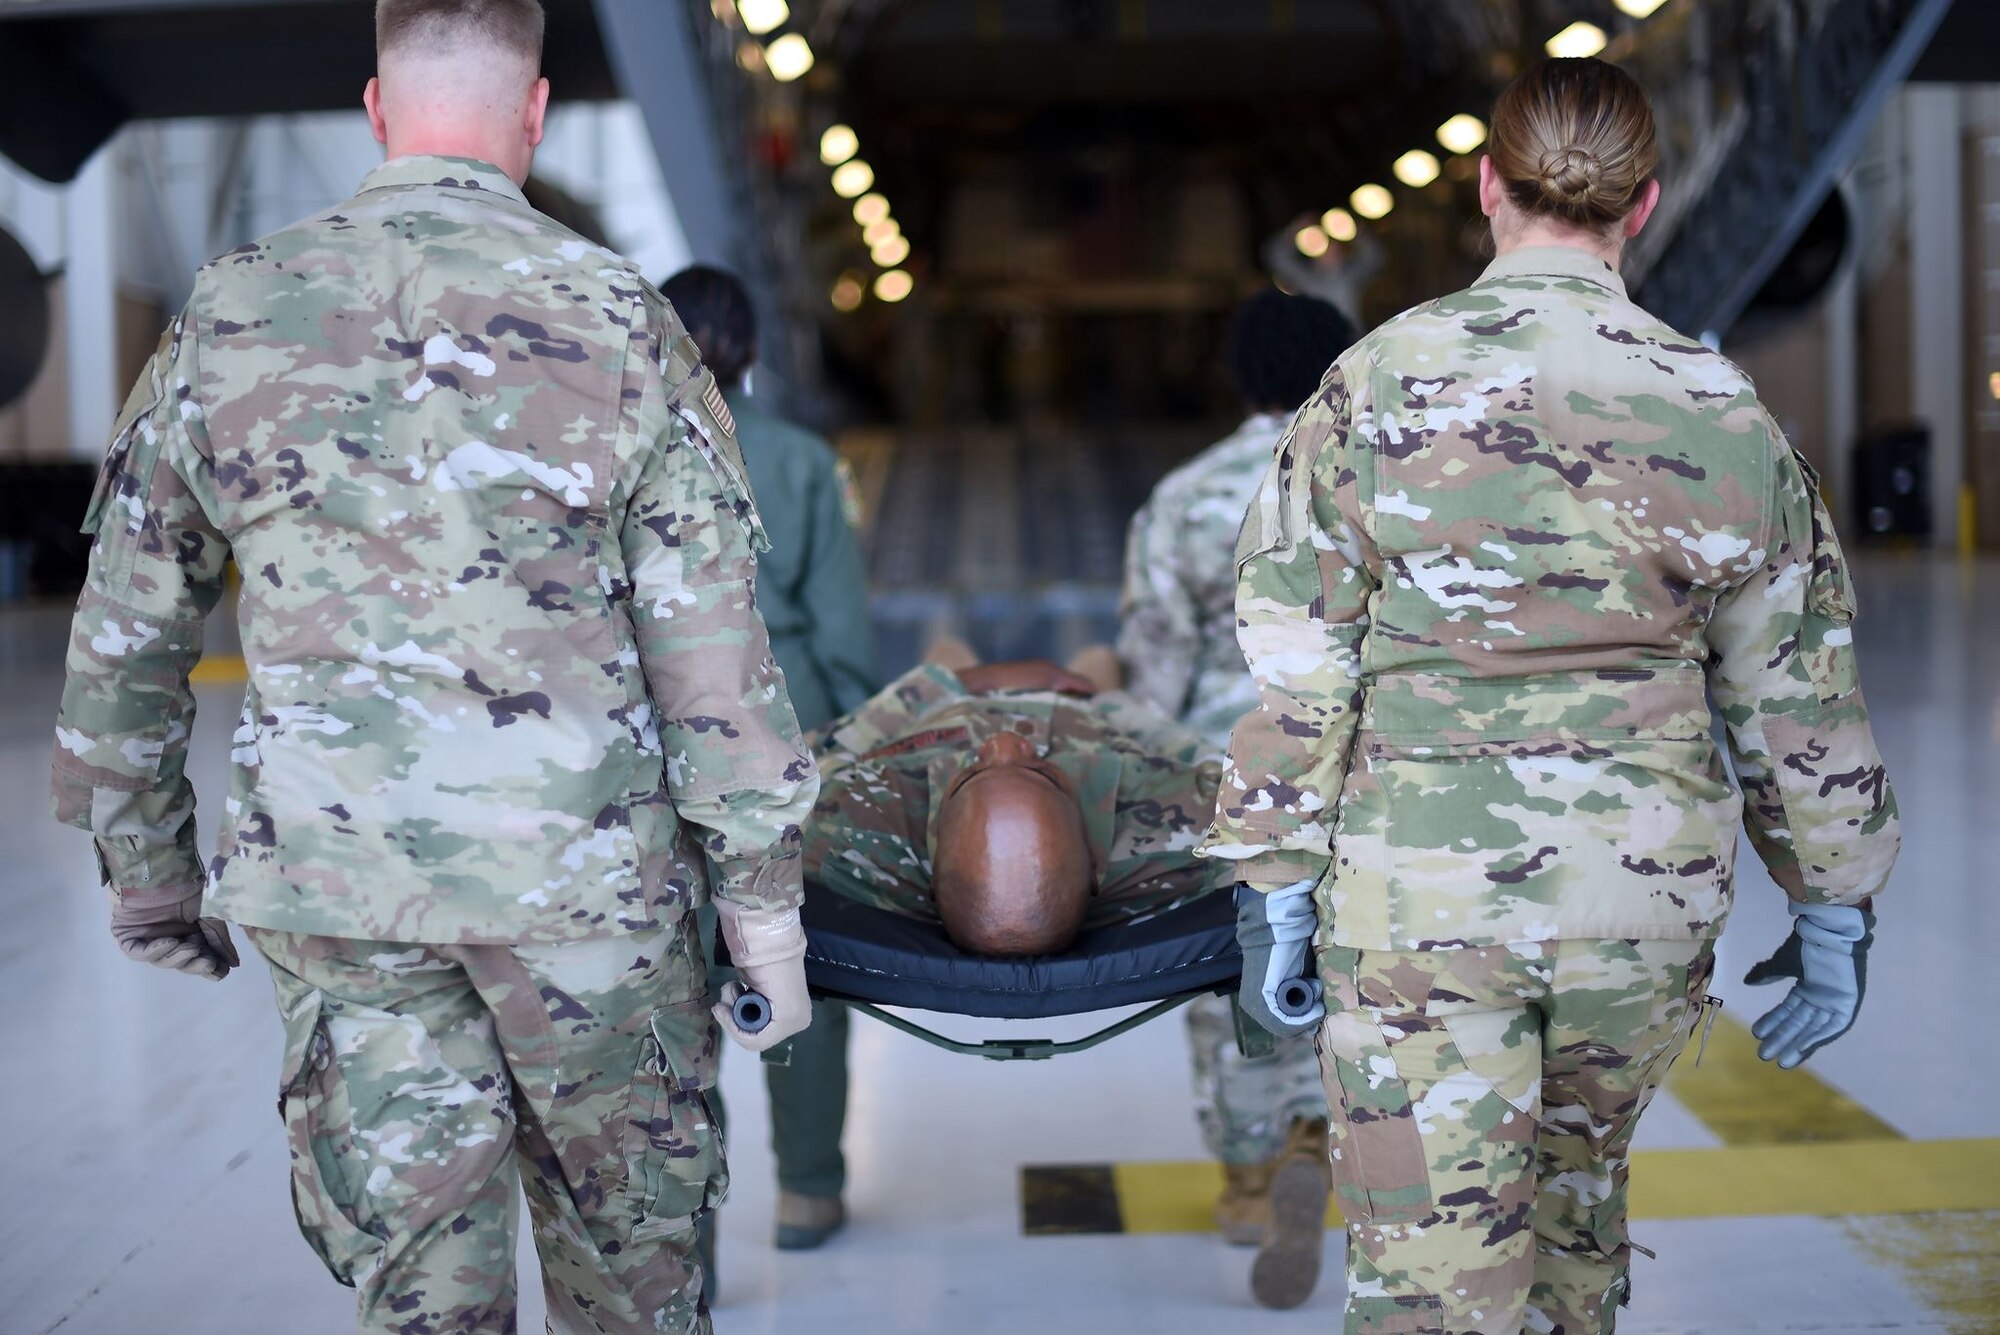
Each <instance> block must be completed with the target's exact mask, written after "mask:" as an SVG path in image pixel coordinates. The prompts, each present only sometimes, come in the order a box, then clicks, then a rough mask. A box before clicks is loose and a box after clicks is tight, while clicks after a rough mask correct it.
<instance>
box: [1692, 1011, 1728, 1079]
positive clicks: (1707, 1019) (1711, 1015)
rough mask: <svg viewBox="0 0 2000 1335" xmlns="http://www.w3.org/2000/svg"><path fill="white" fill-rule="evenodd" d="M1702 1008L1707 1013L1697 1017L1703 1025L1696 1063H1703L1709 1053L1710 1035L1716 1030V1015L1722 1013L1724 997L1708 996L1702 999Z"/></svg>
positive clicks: (1695, 1056) (1695, 1057) (1695, 1058)
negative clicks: (1702, 1060)
mask: <svg viewBox="0 0 2000 1335" xmlns="http://www.w3.org/2000/svg"><path fill="white" fill-rule="evenodd" d="M1701 1008H1702V1010H1703V1011H1705V1012H1707V1013H1706V1015H1704V1016H1701V1017H1699V1018H1697V1019H1696V1021H1695V1023H1697V1024H1699V1025H1700V1026H1701V1046H1700V1047H1699V1048H1697V1049H1696V1050H1695V1054H1694V1064H1695V1065H1696V1066H1700V1065H1701V1059H1702V1058H1703V1057H1705V1056H1707V1055H1708V1036H1709V1035H1710V1034H1712V1033H1714V1032H1715V1017H1716V1016H1718V1015H1720V1014H1721V1013H1722V998H1721V997H1717V996H1706V997H1703V998H1702V999H1701Z"/></svg>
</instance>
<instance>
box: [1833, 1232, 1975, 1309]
mask: <svg viewBox="0 0 2000 1335" xmlns="http://www.w3.org/2000/svg"><path fill="white" fill-rule="evenodd" d="M1841 1231H1842V1232H1844V1233H1846V1234H1847V1236H1848V1239H1849V1240H1850V1241H1852V1242H1853V1243H1854V1246H1855V1250H1857V1251H1859V1252H1861V1253H1863V1254H1873V1255H1874V1256H1875V1258H1876V1259H1877V1260H1879V1261H1882V1262H1884V1263H1885V1264H1887V1265H1888V1266H1890V1267H1891V1268H1893V1269H1894V1270H1896V1271H1897V1272H1898V1273H1899V1274H1901V1275H1902V1277H1903V1282H1904V1283H1905V1284H1907V1285H1908V1286H1909V1288H1910V1290H1911V1291H1912V1292H1914V1293H1917V1294H1920V1295H1922V1297H1923V1299H1924V1301H1925V1302H1926V1303H1928V1304H1930V1306H1931V1307H1933V1308H1935V1309H1936V1310H1937V1312H1938V1314H1939V1315H1940V1316H1942V1317H1943V1318H1944V1328H1945V1329H1946V1330H1948V1331H1950V1332H1951V1335H1993V1333H1994V1332H1995V1331H2000V1211H1988V1212H1987V1213H1985V1214H1916V1215H1903V1216H1900V1217H1897V1218H1890V1219H1846V1220H1842V1221H1841Z"/></svg>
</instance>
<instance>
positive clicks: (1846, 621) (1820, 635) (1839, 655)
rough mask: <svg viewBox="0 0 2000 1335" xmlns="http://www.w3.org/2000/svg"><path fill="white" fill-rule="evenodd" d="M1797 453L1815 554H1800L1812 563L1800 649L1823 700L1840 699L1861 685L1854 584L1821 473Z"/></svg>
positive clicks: (1815, 687)
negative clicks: (1856, 657)
mask: <svg viewBox="0 0 2000 1335" xmlns="http://www.w3.org/2000/svg"><path fill="white" fill-rule="evenodd" d="M1792 457H1793V459H1794V460H1795V461H1796V462H1797V464H1798V468H1799V474H1800V477H1801V479H1802V480H1803V482H1804V484H1805V492H1806V495H1805V502H1806V506H1805V508H1806V511H1807V513H1808V514H1809V516H1810V539H1811V542H1812V550H1811V552H1810V553H1801V556H1802V558H1804V559H1805V560H1806V561H1807V562H1808V567H1807V574H1806V597H1805V616H1804V618H1803V619H1802V622H1801V624H1800V629H1799V653H1800V655H1801V656H1802V657H1803V658H1804V660H1805V665H1806V671H1807V672H1808V673H1809V674H1810V675H1811V677H1812V681H1813V688H1814V690H1815V691H1816V692H1817V693H1818V695H1819V697H1820V699H1821V700H1825V701H1832V700H1838V699H1840V698H1841V697H1843V696H1845V695H1848V694H1850V693H1852V692H1853V691H1854V689H1855V688H1856V687H1857V686H1858V685H1859V684H1860V681H1859V675H1858V673H1857V671H1856V668H1855V662H1854V630H1853V626H1854V614H1855V599H1854V586H1853V583H1852V581H1851V580H1850V579H1849V577H1848V572H1847V557H1846V555H1845V554H1844V553H1843V552H1842V551H1841V550H1840V538H1839V536H1838V535H1837V534H1836V533H1835V532H1834V528H1833V516H1832V514H1830V513H1829V512H1828V510H1827V508H1826V501H1825V499H1824V498H1823V497H1822V496H1821V495H1820V480H1819V474H1818V473H1817V472H1816V471H1815V470H1814V469H1813V466H1812V465H1811V464H1809V463H1807V462H1806V460H1805V457H1804V456H1803V455H1801V454H1799V453H1798V452H1797V451H1796V450H1794V451H1793V452H1792Z"/></svg>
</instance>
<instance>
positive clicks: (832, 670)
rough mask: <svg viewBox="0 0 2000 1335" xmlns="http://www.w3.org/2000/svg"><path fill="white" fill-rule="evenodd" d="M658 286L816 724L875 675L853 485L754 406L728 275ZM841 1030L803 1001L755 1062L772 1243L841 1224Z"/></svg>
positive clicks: (807, 719) (749, 343) (747, 332)
mask: <svg viewBox="0 0 2000 1335" xmlns="http://www.w3.org/2000/svg"><path fill="white" fill-rule="evenodd" d="M660 290H661V292H662V293H663V294H664V295H665V296H666V298H667V300H668V302H669V303H671V304H672V306H673V308H674V310H675V311H676V312H677V313H678V314H679V315H680V318H681V321H682V323H684V324H685V325H686V326H687V328H688V332H689V333H690V334H691V335H692V336H693V337H694V341H695V345H696V346H697V347H699V348H700V349H701V351H702V357H703V359H704V361H705V362H706V364H707V365H708V366H709V368H710V369H711V370H713V371H714V373H715V381H716V384H718V385H719V386H721V388H722V398H723V401H724V404H725V406H726V407H727V409H728V412H729V415H731V416H733V417H734V418H735V425H736V432H737V439H738V440H739V441H740V443H741V445H742V449H743V458H744V462H745V464H746V466H747V468H748V470H749V475H750V478H749V480H750V490H751V494H752V495H754V496H755V497H756V498H757V509H758V513H759V514H760V515H762V516H763V520H764V527H765V531H766V532H768V533H769V534H770V537H771V550H769V551H768V552H765V553H763V554H762V555H761V556H759V557H758V560H757V606H758V608H759V610H760V611H762V612H763V614H764V623H765V625H767V626H768V627H769V628H770V634H771V653H772V656H773V657H775V658H776V659H777V660H778V666H779V668H780V669H782V670H783V672H784V674H785V684H786V688H787V689H788V690H789V691H790V692H791V697H792V706H793V708H794V709H795V710H796V711H797V712H798V716H799V720H800V726H801V727H803V728H815V727H818V726H819V725H820V724H822V723H825V722H826V721H827V720H828V719H831V718H835V717H838V716H839V715H842V714H845V713H847V712H848V711H849V710H851V709H854V708H856V707H857V706H859V705H860V704H861V703H862V702H863V701H865V700H867V699H868V698H869V697H870V696H872V695H873V694H874V693H875V690H876V688H877V686H878V685H879V684H880V683H879V681H878V680H877V677H876V673H875V653H874V645H873V637H872V635H871V632H870V628H869V622H868V589H867V584H866V574H865V572H864V570H863V568H862V564H861V548H860V544H859V543H858V542H857V540H856V537H855V523H856V521H857V519H858V518H859V516H858V515H857V514H856V513H855V511H856V510H857V508H858V507H857V506H856V505H855V503H854V500H853V497H854V488H853V484H852V481H851V479H850V478H849V476H848V474H847V471H846V467H845V465H843V464H842V463H841V462H840V460H839V458H838V456H836V455H835V454H834V452H833V450H832V449H831V448H830V447H829V446H828V445H827V443H826V442H825V441H823V440H821V439H820V438H819V437H817V436H815V435H813V434H811V433H810V432H807V431H803V430H801V429H800V428H798V427H796V426H793V425H792V424H791V423H789V422H786V421H784V420H782V419H780V418H778V417H775V416H773V415H771V414H770V413H767V412H765V411H764V410H763V409H762V408H761V407H759V406H758V405H757V403H756V401H755V399H754V398H753V397H752V395H751V393H750V367H751V365H752V364H753V363H754V362H755V361H756V360H757V317H756V312H755V310H754V309H753V308H752V306H751V303H750V294H749V293H748V291H746V290H745V288H744V286H743V284H742V282H741V281H740V280H738V279H737V278H736V277H735V276H734V275H732V274H728V273H724V272H723V271H721V270H719V269H713V268H709V267H706V266H703V265H696V266H693V267H691V268H687V269H683V270H681V271H680V272H679V273H677V274H675V275H674V276H673V277H671V278H669V279H668V280H667V281H666V282H664V283H662V284H661V285H660ZM710 939H711V940H712V939H713V937H712V935H711V937H710ZM847 1028H848V1021H847V1009H846V1008H845V1007H844V1006H841V1005H839V1004H837V1003H834V1002H824V1001H822V1002H815V1003H814V1004H813V1020H812V1027H811V1029H810V1030H809V1031H808V1032H807V1033H805V1034H802V1035H800V1038H799V1041H796V1042H794V1043H793V1044H792V1046H791V1060H790V1062H789V1064H787V1065H770V1064H767V1065H766V1066H765V1068H764V1075H765V1083H766V1086H767V1087H768V1088H769V1090H770V1095H771V1149H772V1152H773V1154H774V1155H775V1156H776V1158H777V1161H778V1222H777V1234H776V1238H775V1242H776V1245H777V1246H778V1247H779V1248H780V1249H781V1250H787V1251H792V1250H805V1249H809V1248H813V1247H817V1246H819V1245H820V1244H822V1243H824V1242H825V1241H826V1240H827V1239H828V1238H830V1237H832V1236H833V1234H835V1233H836V1232H838V1231H839V1230H840V1228H841V1226H842V1225H843V1224H845V1223H846V1222H847V1212H846V1207H845V1206H844V1205H843V1204H842V1202H841V1192H842V1190H843V1189H844V1187H845V1186H846V1178H847V1164H846V1161H845V1160H844V1159H843V1158H842V1156H841V1151H840V1135H841V1130H842V1128H843V1126H844V1124H845V1122H846V1118H847ZM717 1102H718V1109H717V1111H718V1115H720V1107H719V1100H718V1101H717Z"/></svg>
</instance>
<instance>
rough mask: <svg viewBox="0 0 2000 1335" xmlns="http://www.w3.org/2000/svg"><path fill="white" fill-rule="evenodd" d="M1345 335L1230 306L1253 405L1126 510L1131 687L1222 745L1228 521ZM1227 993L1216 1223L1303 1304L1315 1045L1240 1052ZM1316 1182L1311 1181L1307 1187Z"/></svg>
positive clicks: (1199, 1091)
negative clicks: (1290, 1220) (1134, 509)
mask: <svg viewBox="0 0 2000 1335" xmlns="http://www.w3.org/2000/svg"><path fill="white" fill-rule="evenodd" d="M1353 341H1354V330H1353V327H1352V326H1350V325H1349V324H1348V322H1347V320H1346V318H1345V317H1344V316H1342V315H1341V314H1340V312H1339V311H1337V310H1335V309H1334V308H1333V307H1332V306H1329V305H1327V304H1326V303H1324V302H1320V301H1314V300H1311V299H1310V298H1306V297H1292V296H1286V295H1285V294H1284V293H1281V292H1278V291H1276V290H1268V291H1265V292H1263V293H1260V294H1259V295H1257V296H1255V297H1253V298H1251V299H1250V300H1249V301H1247V302H1245V303H1244V304H1243V305H1242V306H1241V307H1240V308H1238V310H1237V311H1236V312H1235V314H1234V315H1232V316H1231V317H1230V322H1229V327H1228V329H1227V330H1226V331H1225V336H1224V347H1223V356H1224V359H1225V360H1226V361H1227V362H1228V364H1229V370H1230V374H1231V376H1232V377H1233V378H1234V380H1235V382H1236V387H1237V392H1238V393H1239V395H1240V396H1241V398H1242V401H1243V403H1244V406H1245V407H1247V408H1249V409H1250V416H1249V417H1248V418H1246V419H1245V420H1244V422H1243V424H1242V425H1241V426H1239V427H1238V428H1237V429H1236V431H1235V432H1234V433H1233V434H1231V435H1230V436H1228V437H1227V438H1226V439H1224V440H1221V441H1219V442H1217V443H1216V444H1214V445H1211V446H1210V447H1209V448H1208V449H1206V450H1204V451H1202V452H1201V453H1200V454H1199V455H1197V456H1196V457H1195V458H1194V459H1192V460H1190V461H1189V462H1187V463H1186V464H1183V465H1182V466H1181V467H1179V468H1177V469H1175V470H1174V471H1173V472H1172V473H1169V474H1168V475H1167V476H1166V477H1165V478H1164V479H1162V481H1161V482H1160V484H1159V486H1158V487H1157V488H1155V489H1154V491H1153V494H1152V496H1151V497H1149V498H1148V499H1147V501H1146V504H1145V505H1144V506H1142V507H1140V510H1139V513H1138V514H1137V515H1135V516H1134V517H1133V520H1132V527H1131V530H1130V532H1129V535H1128V537H1127V542H1126V554H1125V587H1124V596H1123V598H1122V599H1121V604H1120V608H1119V633H1118V658H1119V662H1120V663H1121V665H1122V666H1123V668H1124V675H1125V689H1127V690H1128V691H1130V692H1131V693H1132V694H1133V695H1135V696H1137V697H1139V698H1140V699H1142V700H1145V701H1147V702H1148V703H1150V704H1152V705H1153V706H1154V707H1155V708H1157V709H1160V710H1162V711H1164V712H1166V713H1168V714H1172V715H1174V716H1175V717H1177V718H1179V719H1180V721H1181V722H1182V723H1184V724H1186V725H1187V726H1188V727H1190V728H1193V729H1195V730H1196V731H1197V732H1199V733H1201V734H1202V736H1203V737H1205V738H1207V739H1208V741H1209V742H1210V743H1211V744H1212V745H1213V746H1214V747H1215V748H1216V749H1217V751H1220V750H1221V749H1222V748H1223V747H1225V746H1227V745H1228V742H1229V730H1230V729H1231V728H1232V727H1233V726H1235V723H1236V720H1237V719H1238V718H1240V717H1242V716H1243V715H1244V714H1245V713H1247V712H1249V711H1250V710H1252V709H1254V708H1256V706H1257V684H1256V683H1255V682H1254V681H1252V680H1251V677H1250V671H1249V669H1248V668H1247V667H1245V666H1244V662H1243V651H1242V650H1241V649H1240V648H1238V647H1237V644H1236V560H1235V553H1236V535H1237V534H1238V533H1239V532H1241V531H1242V528H1243V516H1244V514H1245V513H1246V512H1247V511H1248V510H1249V508H1250V501H1251V499H1252V498H1253V497H1254V496H1255V495H1256V492H1257V484H1258V483H1259V482H1260V481H1261V480H1262V479H1263V476H1264V473H1265V470H1267V469H1268V468H1269V467H1270V465H1271V459H1272V457H1273V454H1274V453H1275V449H1276V446H1277V443H1278V437H1279V435H1280V434H1281V433H1282V432H1283V430H1284V426H1285V419H1286V416H1287V415H1288V414H1289V413H1290V412H1291V410H1292V409H1293V408H1294V407H1296V406H1297V405H1298V404H1300V403H1302V402H1303V401H1304V400H1305V399H1306V397H1307V396H1308V395H1310V394H1311V393H1312V392H1313V390H1314V388H1316V387H1317V386H1318V384H1319V380H1320V377H1321V375H1322V374H1323V373H1324V372H1325V370H1326V368H1327V367H1328V366H1330V365H1331V364H1332V363H1333V360H1334V358H1336V357H1338V356H1339V355H1340V354H1341V353H1343V352H1345V351H1346V350H1347V347H1348V345H1349V344H1350V343H1352V342H1353ZM1231 1010H1232V1007H1231V1005H1230V1003H1229V1001H1228V999H1227V998H1224V997H1215V996H1205V997H1202V998H1200V999H1198V1000H1196V1001H1195V1002H1194V1003H1193V1004H1191V1005H1190V1006H1188V1008H1187V1027H1188V1044H1189V1047H1190V1050H1191V1052H1192V1055H1193V1059H1194V1089H1195V1106H1196V1111H1197V1113H1198V1115H1199V1118H1200V1121H1201V1131H1202V1139H1203V1141H1204V1142H1205V1143H1206V1144H1207V1146H1208V1152H1209V1153H1210V1154H1212V1155H1213V1156H1215V1158H1216V1160H1217V1161H1218V1162H1219V1163H1221V1165H1222V1168H1223V1182H1224V1185H1223V1193H1222V1197H1221V1199H1220V1200H1218V1201H1217V1202H1216V1207H1215V1216H1216V1223H1217V1225H1218V1226H1219V1227H1220V1229H1221V1230H1222V1235H1223V1237H1224V1238H1225V1239H1227V1240H1228V1241H1229V1242H1231V1243H1233V1244H1237V1245H1243V1246H1249V1245H1260V1244H1261V1245H1264V1246H1265V1247H1266V1249H1267V1250H1266V1253H1265V1255H1264V1256H1263V1257H1262V1258H1260V1262H1259V1264H1256V1265H1253V1266H1252V1268H1251V1294H1252V1296H1253V1297H1255V1298H1256V1299H1257V1301H1258V1302H1260V1303H1263V1304H1265V1305H1267V1306H1281V1307H1289V1306H1294V1305H1296V1304H1297V1303H1300V1302H1303V1301H1304V1300H1305V1298H1306V1297H1307V1295H1309V1294H1310V1293H1311V1292H1312V1290H1313V1287H1314V1285H1315V1283H1316V1282H1317V1279H1318V1274H1319V1264H1320V1256H1321V1248H1320V1246H1319V1241H1320V1232H1321V1229H1322V1226H1323V1225H1322V1220H1321V1219H1320V1218H1319V1217H1313V1218H1311V1219H1310V1220H1309V1221H1308V1220H1307V1216H1308V1215H1309V1214H1313V1213H1314V1212H1312V1211H1309V1210H1305V1209H1301V1210H1298V1211H1296V1212H1295V1216H1296V1218H1297V1219H1298V1220H1300V1221H1302V1222H1307V1223H1308V1225H1309V1227H1308V1232H1309V1234H1310V1236H1309V1237H1300V1238H1289V1237H1273V1236H1271V1235H1270V1232H1269V1230H1270V1225H1271V1223H1272V1220H1271V1183H1272V1179H1273V1177H1274V1176H1276V1175H1277V1174H1278V1173H1279V1172H1281V1171H1286V1172H1290V1173H1293V1174H1297V1175H1302V1176H1304V1177H1306V1178H1308V1179H1310V1180H1311V1181H1312V1182H1313V1183H1316V1184H1318V1185H1317V1192H1318V1195H1319V1197H1320V1199H1321V1202H1322V1212H1323V1209H1324V1199H1325V1194H1326V1191H1327V1187H1326V1182H1325V1179H1326V1094H1325V1092H1324V1091H1323V1090H1322V1089H1321V1087H1320V1080H1319V1058H1318V1055H1317V1054H1316V1053H1314V1051H1313V1048H1312V1045H1311V1044H1310V1043H1306V1042H1303V1041H1299V1040H1297V1039H1290V1040H1280V1041H1279V1043H1278V1046H1277V1049H1276V1050H1275V1051H1273V1052H1272V1053H1270V1054H1269V1055H1267V1056H1260V1057H1248V1058H1246V1057H1244V1056H1243V1055H1242V1052H1241V1050H1240V1049H1239V1048H1238V1046H1237V1041H1236V1027H1235V1024H1234V1022H1233V1020H1232V1017H1231ZM1308 1194H1310V1193H1308Z"/></svg>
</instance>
